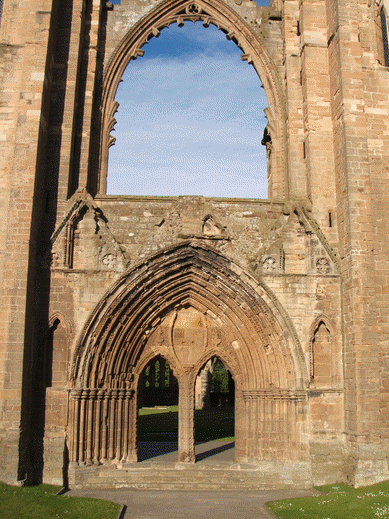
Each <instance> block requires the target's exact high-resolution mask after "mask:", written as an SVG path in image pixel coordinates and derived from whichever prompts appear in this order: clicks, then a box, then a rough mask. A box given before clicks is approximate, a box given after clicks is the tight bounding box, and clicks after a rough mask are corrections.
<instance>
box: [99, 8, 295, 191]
mask: <svg viewBox="0 0 389 519" xmlns="http://www.w3.org/2000/svg"><path fill="white" fill-rule="evenodd" d="M185 21H192V22H196V21H201V22H202V23H203V25H204V26H205V27H208V26H209V25H210V24H213V25H215V26H216V27H217V28H218V29H220V30H222V31H223V32H224V33H225V34H226V37H227V38H228V39H229V40H233V41H234V43H236V45H237V46H238V47H239V48H240V49H241V50H242V52H243V54H242V59H243V60H246V61H247V62H248V63H249V64H252V65H253V66H254V68H255V70H256V72H257V73H258V75H259V77H260V78H261V81H262V83H263V87H264V89H265V93H266V95H267V99H268V103H269V107H268V108H267V109H266V117H267V118H268V122H269V124H268V126H269V128H271V130H272V136H271V139H272V171H273V173H272V174H271V178H270V177H269V193H270V197H271V198H278V199H286V198H287V196H288V182H287V157H286V153H287V151H286V123H285V121H286V120H287V117H286V106H285V100H284V93H283V88H282V81H281V80H280V78H279V73H278V71H277V69H276V66H275V65H274V63H273V62H272V59H271V58H270V55H269V53H268V51H267V49H266V45H265V42H264V41H261V39H260V37H258V36H256V35H255V34H254V33H253V31H252V30H251V29H250V28H249V27H248V25H247V24H246V23H245V22H244V20H243V19H242V18H241V17H240V16H239V15H238V14H237V13H236V12H234V11H233V10H232V9H231V8H230V7H229V6H228V5H226V4H225V3H224V2H223V1H221V0H215V1H212V2H211V1H210V0H198V1H197V0H196V2H193V1H191V0H173V1H172V2H162V3H160V4H159V5H157V6H156V7H155V8H154V9H152V10H151V12H149V13H148V14H147V15H146V16H144V17H143V18H142V19H141V20H140V21H139V22H137V23H136V24H135V25H134V26H133V27H132V28H131V29H130V30H129V31H128V33H127V34H126V36H125V37H124V38H123V39H122V41H121V43H120V44H119V45H118V47H117V49H116V51H115V52H114V53H113V55H112V57H111V59H110V60H109V62H108V64H107V66H106V69H105V73H104V80H103V93H102V135H101V141H100V142H101V149H100V157H101V160H100V175H99V182H98V184H99V185H98V186H97V192H98V193H100V194H105V192H106V186H107V169H108V150H109V147H110V146H111V145H112V144H113V138H112V136H111V135H110V132H111V131H112V129H113V126H114V124H115V122H116V121H115V118H114V115H115V113H116V111H117V109H118V103H117V102H116V101H115V95H116V91H117V88H118V85H119V83H120V81H121V78H122V76H123V73H124V71H125V69H126V67H127V65H128V63H129V62H130V61H131V60H134V59H137V57H139V56H143V54H144V50H142V47H143V46H144V45H145V44H146V43H147V42H148V41H149V39H150V38H152V37H158V36H159V34H160V32H161V31H162V30H163V29H164V28H165V27H168V26H169V25H170V24H172V23H177V24H178V25H179V26H181V25H183V23H184V22H185Z"/></svg>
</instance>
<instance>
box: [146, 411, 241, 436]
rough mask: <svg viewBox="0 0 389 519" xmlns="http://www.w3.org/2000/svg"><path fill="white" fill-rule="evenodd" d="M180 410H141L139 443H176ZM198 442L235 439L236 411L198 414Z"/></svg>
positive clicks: (196, 425) (196, 414)
mask: <svg viewBox="0 0 389 519" xmlns="http://www.w3.org/2000/svg"><path fill="white" fill-rule="evenodd" d="M177 431H178V407H177V406H171V407H165V408H145V407H143V408H141V409H140V410H139V419H138V440H139V441H160V442H166V441H175V440H176V439H177ZM195 431H196V442H207V441H215V440H233V439H234V409H233V408H228V407H214V408H210V409H203V410H200V409H196V410H195Z"/></svg>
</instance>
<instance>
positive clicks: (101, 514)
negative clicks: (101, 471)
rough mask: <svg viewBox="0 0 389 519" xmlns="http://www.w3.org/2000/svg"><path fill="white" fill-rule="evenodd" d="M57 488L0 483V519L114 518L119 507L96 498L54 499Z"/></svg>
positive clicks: (67, 497)
mask: <svg viewBox="0 0 389 519" xmlns="http://www.w3.org/2000/svg"><path fill="white" fill-rule="evenodd" d="M59 489H60V487H55V486H51V485H39V486H33V487H12V486H9V485H6V484H4V483H0V518H1V519H18V518H21V519H43V518H44V519H58V518H61V519H90V518H91V517H93V519H115V518H116V517H117V514H118V513H119V510H120V505H118V504H117V503H110V502H108V501H100V500H99V499H87V498H83V497H70V496H66V495H62V496H56V495H55V493H56V492H58V490H59Z"/></svg>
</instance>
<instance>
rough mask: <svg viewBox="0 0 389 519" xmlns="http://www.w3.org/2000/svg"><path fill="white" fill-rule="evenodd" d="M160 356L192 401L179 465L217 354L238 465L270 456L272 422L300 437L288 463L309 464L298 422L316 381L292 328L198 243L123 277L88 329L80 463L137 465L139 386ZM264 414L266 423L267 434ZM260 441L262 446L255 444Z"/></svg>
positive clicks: (76, 453)
mask: <svg viewBox="0 0 389 519" xmlns="http://www.w3.org/2000/svg"><path fill="white" fill-rule="evenodd" d="M155 355H160V356H161V357H163V358H165V359H166V360H167V361H168V362H169V364H170V365H171V366H172V367H173V370H174V374H175V376H176V377H177V380H178V383H179V387H180V395H181V396H180V399H181V400H180V401H181V402H183V401H184V402H185V403H184V404H182V405H183V408H184V409H185V413H186V414H185V413H184V415H185V416H186V418H185V419H183V423H184V425H182V427H183V429H182V431H184V432H183V436H180V437H182V438H184V439H183V440H182V445H184V447H182V448H181V451H180V448H179V459H180V461H192V460H193V452H194V451H193V441H192V440H193V415H192V414H191V412H190V409H191V408H192V409H193V407H191V406H193V403H194V385H195V379H196V376H197V373H198V371H199V369H200V367H201V365H202V364H204V362H206V361H207V360H208V359H209V358H210V356H213V355H215V356H218V357H219V358H221V359H223V361H225V362H226V364H227V366H228V367H229V369H231V370H232V372H233V373H234V380H235V382H236V391H237V394H236V395H237V397H236V399H237V402H238V403H237V405H238V407H239V412H238V415H239V420H238V422H239V424H238V429H239V431H240V437H239V438H238V440H237V459H240V460H246V461H249V460H255V459H260V458H262V457H264V456H265V457H266V456H267V457H271V454H270V452H271V450H272V449H273V448H274V445H273V443H272V442H273V440H274V437H273V436H272V435H271V434H270V433H269V431H268V430H267V429H266V427H267V426H266V420H268V419H271V420H273V421H274V427H282V428H283V430H285V431H287V430H289V429H290V430H291V431H292V433H291V434H290V435H289V436H285V437H284V436H282V437H281V436H280V438H279V444H278V447H277V449H278V453H279V457H280V459H290V458H295V459H301V456H304V452H305V451H306V445H305V443H304V442H303V441H300V439H299V438H301V437H300V434H301V432H300V429H299V427H298V420H297V416H298V413H299V412H301V411H299V406H301V405H305V404H304V402H305V401H306V388H307V384H308V382H309V381H308V375H307V370H306V366H305V362H304V358H303V355H302V350H301V347H300V345H299V343H298V339H297V336H296V334H295V331H294V330H293V327H292V325H291V324H290V322H289V321H288V319H287V316H286V314H285V312H284V311H283V309H282V307H281V305H280V304H279V303H278V301H277V299H276V298H275V297H274V295H273V294H272V293H271V291H270V290H269V289H268V288H267V287H266V286H265V285H261V284H260V283H258V281H256V280H255V279H254V278H252V277H251V276H250V275H249V274H247V273H246V272H245V271H244V270H243V269H242V268H241V267H239V265H237V264H236V263H233V262H232V261H231V260H229V259H227V258H226V257H224V256H222V255H221V254H220V253H218V252H217V251H216V250H215V249H213V248H211V247H210V246H207V245H204V243H203V242H201V241H197V240H193V241H188V242H183V243H181V244H179V245H175V246H171V247H170V248H168V249H165V250H162V251H160V252H159V253H157V254H155V255H154V256H152V257H149V258H148V259H147V260H144V261H142V262H141V263H139V264H138V265H137V266H135V267H134V268H132V269H131V270H130V271H128V272H127V273H126V274H124V275H123V276H122V277H121V278H120V279H119V280H118V281H117V282H116V283H115V285H114V286H113V287H112V288H111V290H109V291H108V292H107V293H106V294H105V296H104V297H103V299H102V300H101V301H100V303H99V304H98V305H97V307H96V308H95V310H94V312H93V313H92V315H91V317H90V319H89V320H88V322H87V323H86V325H85V326H84V329H83V331H82V333H81V337H80V339H79V341H78V346H77V348H76V352H75V357H74V363H73V369H72V375H71V384H72V386H73V390H72V391H71V407H72V416H73V419H72V420H71V424H72V425H71V432H70V436H71V437H72V444H71V449H70V453H71V460H72V461H78V462H80V461H81V462H82V463H84V462H86V463H87V464H88V463H92V462H93V460H96V459H98V460H100V458H101V459H103V460H110V461H111V462H114V463H116V462H118V463H119V462H121V461H123V460H125V461H136V459H137V443H136V420H137V418H136V416H137V415H136V401H137V390H138V381H139V376H140V375H141V373H142V370H143V369H144V367H145V366H146V365H147V363H148V362H149V361H150V360H151V359H152V358H153V357H155ZM180 405H181V404H180ZM256 409H260V410H261V411H260V412H261V413H262V414H263V418H264V420H263V422H261V424H262V425H261V427H260V428H259V429H258V422H257V419H256V418H255V417H256V412H257V411H256ZM269 413H270V414H269ZM180 416H181V415H180ZM285 420H286V421H287V422H288V423H286V422H285ZM284 422H285V423H284ZM102 424H108V429H107V428H106V427H105V426H104V427H103V426H102ZM276 424H277V425H276ZM191 431H192V432H191ZM254 431H256V432H255V433H254ZM252 434H255V435H256V436H258V438H259V437H262V440H261V441H258V442H257V441H252V440H250V437H251V435H252ZM289 441H291V442H292V443H291V446H292V445H294V447H293V448H292V447H291V449H289V447H288V445H289V444H288V442H289ZM96 445H97V447H96ZM101 445H103V448H100V447H101ZM96 449H97V451H96Z"/></svg>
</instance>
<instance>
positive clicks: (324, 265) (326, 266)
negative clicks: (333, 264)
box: [316, 258, 331, 274]
mask: <svg viewBox="0 0 389 519" xmlns="http://www.w3.org/2000/svg"><path fill="white" fill-rule="evenodd" d="M316 270H317V271H318V272H319V273H320V274H328V273H329V271H330V270H331V268H330V262H329V261H328V259H327V258H319V259H318V260H317V261H316Z"/></svg>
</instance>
